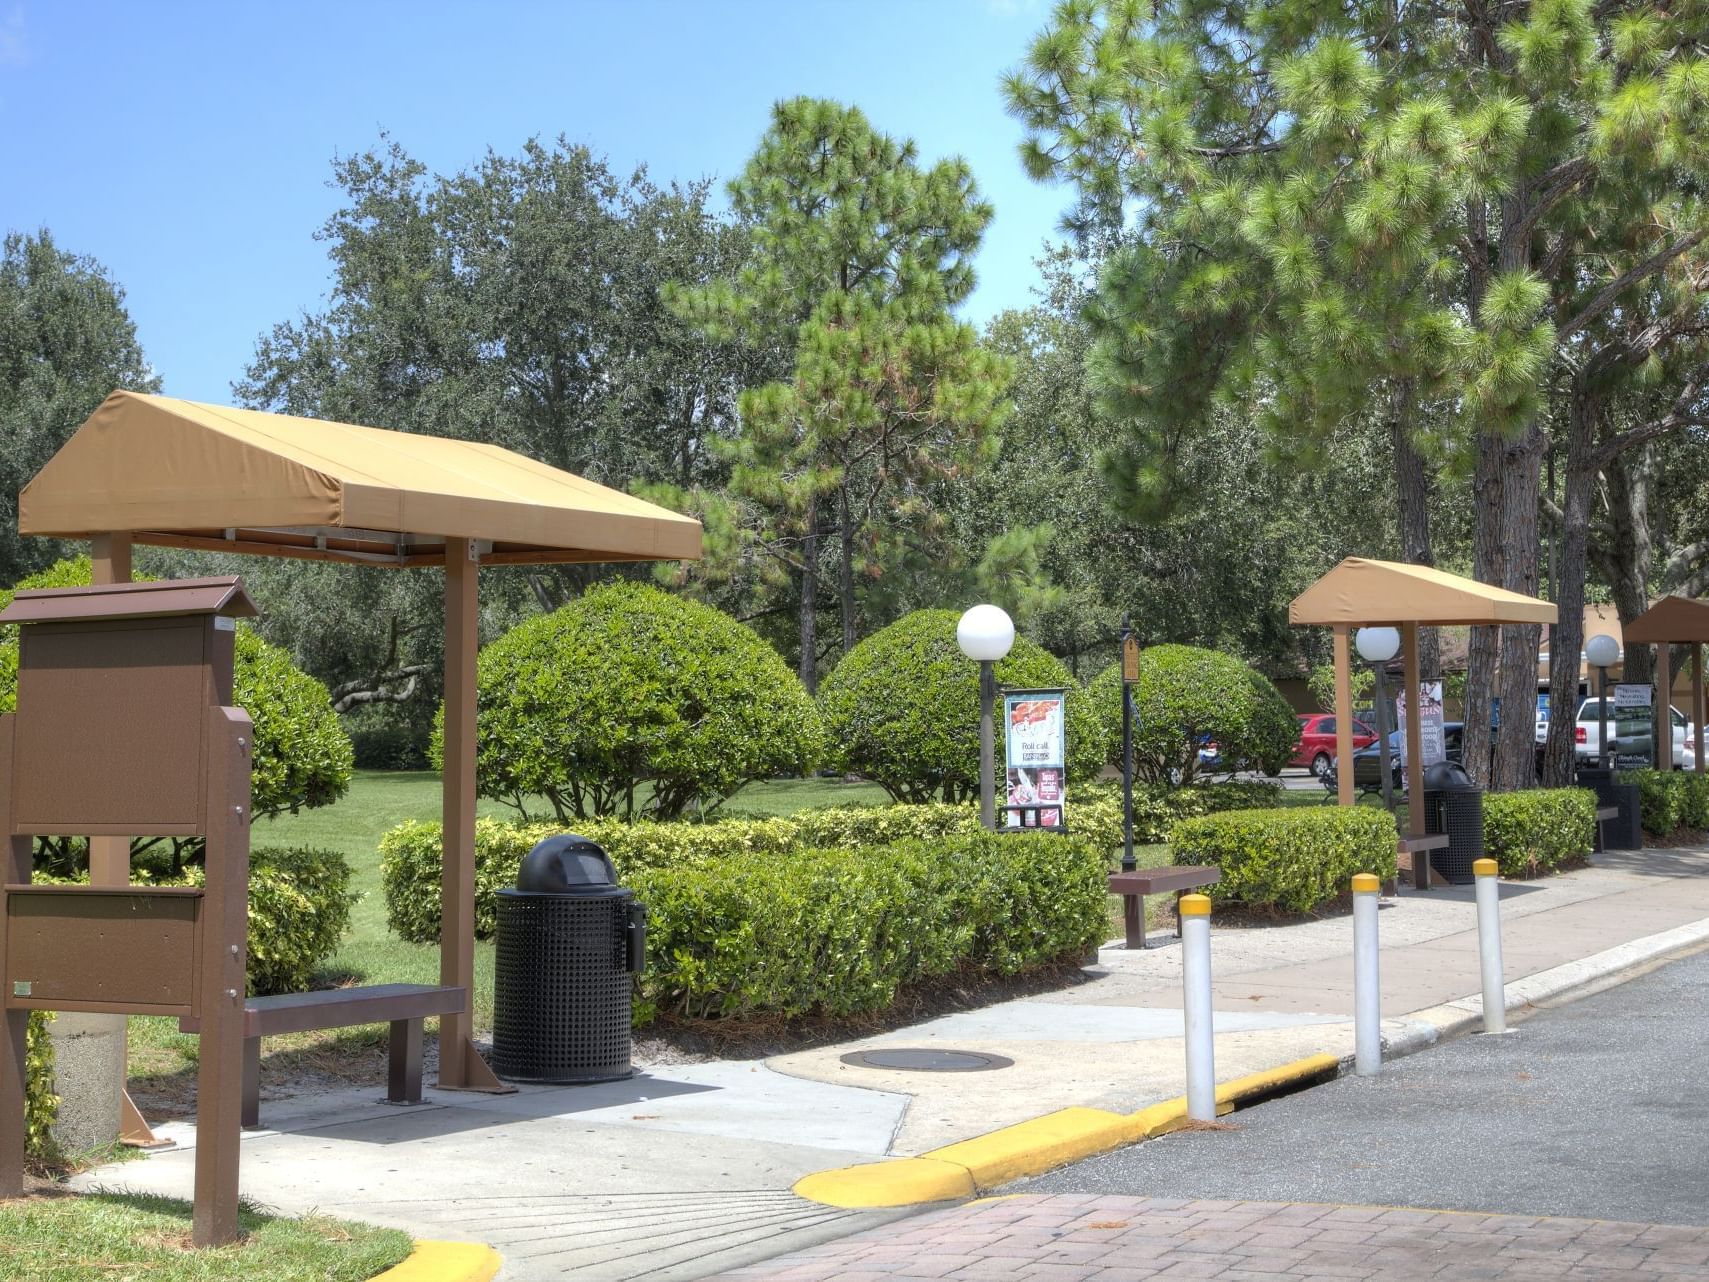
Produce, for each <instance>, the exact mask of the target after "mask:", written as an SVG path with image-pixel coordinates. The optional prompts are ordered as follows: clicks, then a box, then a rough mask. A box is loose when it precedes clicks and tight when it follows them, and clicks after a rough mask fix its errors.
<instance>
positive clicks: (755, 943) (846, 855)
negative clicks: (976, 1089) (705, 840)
mask: <svg viewBox="0 0 1709 1282" xmlns="http://www.w3.org/2000/svg"><path fill="white" fill-rule="evenodd" d="M1104 876H1105V863H1104V859H1103V857H1102V855H1101V854H1100V853H1099V852H1097V851H1094V850H1093V849H1092V848H1091V847H1090V846H1088V845H1087V844H1085V843H1084V842H1081V841H1078V840H1076V839H1075V838H1073V837H1064V836H1061V835H1058V834H1048V833H1028V834H1008V835H1003V834H993V833H986V832H974V833H968V834H964V835H960V836H954V837H944V838H940V839H938V840H936V841H921V842H899V843H897V844H895V845H892V846H887V847H884V848H882V849H868V850H805V851H797V852H794V853H792V854H790V855H788V856H787V857H784V858H778V857H776V856H772V855H766V854H756V853H744V854H737V855H731V856H728V857H727V858H726V859H725V860H724V861H722V862H721V863H719V864H718V865H716V866H712V865H702V866H691V867H680V868H658V869H652V870H649V871H647V872H644V873H642V874H640V875H638V876H636V877H635V878H633V879H632V884H633V885H634V887H635V890H636V893H637V894H638V896H639V897H640V899H641V900H642V901H643V902H644V903H645V904H646V905H647V908H648V913H649V916H648V931H649V946H648V954H649V958H650V961H649V967H648V972H647V974H646V975H645V976H644V977H643V979H642V982H641V992H642V996H643V999H644V1003H645V1005H646V1010H645V1011H643V1012H640V1014H641V1016H642V1017H643V1018H650V1017H651V1015H652V1014H653V1013H654V1012H655V1011H662V1012H666V1013H669V1014H672V1015H676V1016H679V1017H686V1018H710V1017H716V1018H741V1017H754V1016H762V1015H785V1016H791V1015H806V1014H827V1015H850V1014H856V1013H859V1012H861V1011H870V1010H880V1009H882V1008H884V1007H886V1006H888V1005H889V1004H890V1003H891V1002H892V1001H894V1000H895V997H896V992H897V990H898V989H899V988H900V987H902V986H904V985H907V984H910V983H914V982H917V981H919V980H923V979H929V978H933V977H936V976H943V975H948V974H952V973H963V974H993V975H1011V974H1015V973H1017V972H1019V971H1021V970H1024V969H1026V968H1028V967H1030V966H1035V965H1039V964H1043V963H1047V962H1051V961H1056V960H1061V959H1069V958H1071V959H1074V960H1079V959H1082V958H1084V957H1085V955H1086V952H1087V950H1088V949H1090V948H1092V947H1093V946H1095V945H1096V944H1097V943H1098V942H1099V941H1100V940H1101V938H1102V937H1103V935H1104V934H1105V930H1106V916H1105V911H1106V910H1105V898H1106V892H1105V886H1104Z"/></svg>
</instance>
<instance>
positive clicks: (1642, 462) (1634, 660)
mask: <svg viewBox="0 0 1709 1282" xmlns="http://www.w3.org/2000/svg"><path fill="white" fill-rule="evenodd" d="M1653 467H1654V459H1653V454H1652V451H1651V450H1650V449H1648V448H1647V447H1646V448H1644V449H1642V450H1637V451H1635V452H1633V453H1631V454H1626V455H1622V456H1620V457H1618V458H1616V459H1614V461H1613V462H1611V463H1610V464H1609V465H1608V466H1607V468H1606V469H1604V471H1603V476H1604V478H1605V479H1606V481H1607V485H1608V515H1607V524H1606V526H1605V529H1606V531H1607V536H1606V537H1605V538H1603V539H1601V540H1599V542H1600V544H1601V546H1600V548H1599V549H1598V552H1599V555H1598V557H1597V562H1598V567H1599V568H1600V569H1601V570H1602V572H1603V574H1604V576H1605V577H1606V578H1607V579H1608V586H1609V587H1610V588H1611V589H1612V591H1613V595H1614V608H1615V610H1616V611H1618V613H1619V615H1620V626H1621V627H1622V628H1625V627H1627V626H1629V625H1630V624H1631V622H1632V620H1633V619H1635V618H1637V617H1638V616H1639V615H1640V614H1642V613H1643V612H1644V611H1645V610H1647V609H1649V608H1650V562H1651V558H1652V556H1653V554H1654V546H1653V545H1652V543H1651V542H1650V483H1651V480H1652V475H1651V474H1652V471H1653ZM1622 672H1623V674H1624V675H1622V677H1621V678H1620V679H1621V680H1622V681H1631V682H1638V683H1642V682H1645V681H1651V680H1654V679H1655V674H1656V659H1655V652H1654V651H1653V650H1652V649H1651V647H1649V646H1647V645H1636V646H1631V647H1630V648H1628V649H1627V651H1626V654H1625V658H1624V665H1623V667H1622Z"/></svg>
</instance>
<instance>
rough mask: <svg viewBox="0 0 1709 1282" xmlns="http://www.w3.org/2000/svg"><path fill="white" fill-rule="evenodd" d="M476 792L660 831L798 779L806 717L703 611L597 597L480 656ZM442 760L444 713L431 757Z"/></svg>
mask: <svg viewBox="0 0 1709 1282" xmlns="http://www.w3.org/2000/svg"><path fill="white" fill-rule="evenodd" d="M478 671H479V675H478V690H479V694H478V698H479V711H478V713H477V719H476V729H477V733H478V736H479V741H480V747H479V750H478V754H479V755H478V757H477V759H476V775H475V777H476V786H477V787H478V788H479V790H480V793H481V795H482V796H483V797H491V798H494V799H496V800H499V801H504V802H507V803H510V804H512V805H514V806H516V807H517V808H518V809H519V810H524V811H526V809H527V805H528V800H529V798H530V797H531V796H541V797H545V798H546V799H547V801H548V802H549V803H550V804H551V806H552V809H553V810H554V812H555V813H556V815H557V818H558V819H559V820H560V821H564V820H568V819H570V818H572V817H573V818H586V817H588V816H590V815H609V814H616V815H621V816H623V817H624V818H630V819H632V818H636V817H640V816H647V817H652V818H660V819H669V818H674V817H676V816H679V815H681V814H683V813H684V812H685V811H687V810H689V809H691V808H692V807H695V806H698V807H699V808H700V810H701V811H703V812H704V811H706V810H709V809H712V808H715V807H716V806H717V805H718V804H719V803H720V802H722V801H723V800H724V799H725V798H727V797H729V796H730V795H731V794H732V793H734V792H735V791H736V790H737V789H739V788H740V787H741V786H742V785H743V784H745V783H748V782H750V781H751V780H754V779H764V778H767V777H769V776H772V775H777V774H793V773H800V772H803V771H807V770H810V769H812V768H813V767H814V766H815V765H816V764H817V763H818V760H819V755H820V753H821V751H822V750H823V747H824V734H823V731H822V730H821V728H820V724H819V714H818V710H817V709H816V708H815V707H814V705H813V700H812V699H811V698H810V697H808V694H807V691H806V690H805V689H804V688H803V687H802V685H801V682H800V680H799V679H798V678H797V677H796V676H795V674H794V673H793V672H791V671H790V670H789V668H788V667H787V666H786V665H785V664H784V662H783V660H782V659H781V658H779V657H778V655H777V652H776V651H775V650H773V649H772V648H771V647H770V646H768V645H767V644H766V643H765V642H764V641H762V640H761V639H760V638H759V637H758V636H757V635H756V634H755V633H754V632H752V631H751V630H750V629H748V628H745V627H743V626H742V625H741V624H740V623H737V622H736V621H735V620H734V619H732V618H731V617H730V616H729V615H727V614H723V613H721V612H720V611H718V610H715V609H713V608H711V607H710V606H706V605H700V604H698V603H696V602H693V601H685V600H682V599H681V598H678V597H674V596H671V595H670V594H669V593H666V592H662V591H660V590H659V589H658V588H654V587H650V586H648V585H646V584H642V583H611V584H606V585H605V586H603V587H597V588H594V589H593V590H591V591H589V592H587V593H586V594H585V595H583V596H582V597H581V598H579V599H578V600H576V601H573V602H571V603H570V604H569V605H566V606H564V607H563V608H562V609H560V610H555V611H553V612H552V613H551V614H546V615H541V616H540V617H538V618H535V619H530V620H529V621H528V622H526V623H523V624H520V625H519V626H517V627H516V628H513V629H512V630H511V631H510V632H509V633H507V634H506V635H505V636H503V637H501V638H499V639H498V640H497V641H495V642H493V643H492V644H491V645H489V646H487V647H486V649H484V650H482V651H481V655H480V660H479V665H478ZM443 755H444V714H443V711H441V714H440V724H439V727H438V729H436V731H435V733H434V739H433V758H434V761H435V762H436V763H438V762H440V761H441V760H442V759H443Z"/></svg>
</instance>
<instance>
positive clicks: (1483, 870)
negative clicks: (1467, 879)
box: [1472, 859, 1501, 877]
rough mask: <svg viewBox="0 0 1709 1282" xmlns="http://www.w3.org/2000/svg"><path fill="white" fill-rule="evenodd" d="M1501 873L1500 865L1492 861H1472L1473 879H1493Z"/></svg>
mask: <svg viewBox="0 0 1709 1282" xmlns="http://www.w3.org/2000/svg"><path fill="white" fill-rule="evenodd" d="M1500 871H1501V865H1500V864H1498V863H1496V862H1495V860H1493V859H1474V860H1472V875H1473V876H1474V877H1493V876H1495V875H1496V874H1497V873H1498V872H1500Z"/></svg>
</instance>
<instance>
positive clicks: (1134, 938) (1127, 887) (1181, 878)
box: [1110, 864, 1222, 948]
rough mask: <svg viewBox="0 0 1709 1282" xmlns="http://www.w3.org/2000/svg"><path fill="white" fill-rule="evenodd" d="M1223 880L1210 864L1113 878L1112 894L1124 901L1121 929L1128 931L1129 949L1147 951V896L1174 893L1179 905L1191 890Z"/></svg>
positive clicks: (1120, 874)
mask: <svg viewBox="0 0 1709 1282" xmlns="http://www.w3.org/2000/svg"><path fill="white" fill-rule="evenodd" d="M1221 880H1222V869H1220V868H1217V867H1214V866H1212V865H1209V864H1189V865H1186V866H1184V867H1180V868H1136V869H1134V871H1132V872H1113V873H1111V874H1110V893H1111V894H1112V895H1120V896H1121V897H1122V925H1123V926H1124V927H1125V928H1126V931H1127V946H1128V947H1129V948H1144V947H1145V896H1147V895H1166V894H1168V893H1169V892H1170V891H1174V892H1175V899H1176V901H1177V902H1179V901H1180V898H1181V896H1182V895H1184V894H1186V893H1187V892H1188V891H1189V890H1197V889H1198V888H1199V887H1201V886H1214V885H1215V884H1216V883H1217V882H1219V881H1221Z"/></svg>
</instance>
